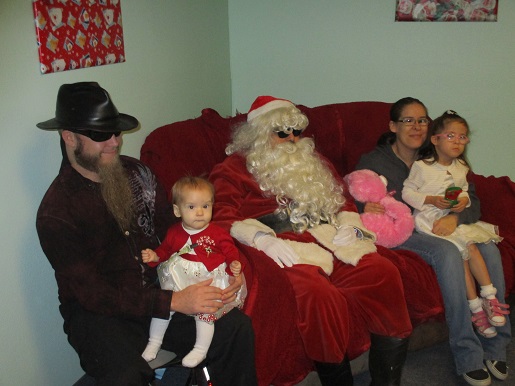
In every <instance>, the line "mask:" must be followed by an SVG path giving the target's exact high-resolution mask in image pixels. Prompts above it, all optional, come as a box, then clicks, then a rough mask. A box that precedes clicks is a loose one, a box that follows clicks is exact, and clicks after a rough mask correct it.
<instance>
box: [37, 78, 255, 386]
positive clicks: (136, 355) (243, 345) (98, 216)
mask: <svg viewBox="0 0 515 386" xmlns="http://www.w3.org/2000/svg"><path fill="white" fill-rule="evenodd" d="M138 125H139V123H138V121H137V119H136V118H134V117H132V116H130V115H127V114H122V113H119V112H118V110H117V109H116V107H115V106H114V104H113V102H112V101H111V98H110V96H109V94H108V93H107V91H105V90H104V89H103V88H101V87H100V86H99V85H98V84H97V83H95V82H81V83H75V84H64V85H62V86H61V87H60V89H59V93H58V96H57V105H56V116H55V118H53V119H50V120H48V121H45V122H41V123H38V124H37V126H38V127H39V128H41V129H44V130H59V133H60V136H61V148H62V151H63V162H62V165H61V168H60V170H59V174H58V176H57V177H56V179H55V180H54V181H53V182H52V184H51V185H50V187H49V189H48V191H47V192H46V194H45V196H44V198H43V200H42V202H41V205H40V207H39V210H38V213H37V220H36V227H37V231H38V235H39V240H40V243H41V246H42V248H43V251H44V252H45V254H46V256H47V258H48V260H49V261H50V264H51V265H52V267H53V269H54V271H55V277H56V280H57V285H58V289H59V301H60V303H61V304H60V312H61V315H62V316H63V318H64V331H65V332H66V334H67V335H68V340H69V342H70V344H71V345H72V346H73V348H74V349H75V350H76V351H77V353H78V355H79V358H80V362H81V366H82V367H83V369H84V370H85V371H86V373H87V374H89V375H91V376H93V377H94V378H95V379H96V381H97V384H98V385H110V386H113V385H120V386H128V385H147V384H148V383H149V382H151V381H152V379H153V376H154V374H153V371H152V369H151V368H150V367H149V365H148V363H147V362H146V361H145V359H143V358H142V357H141V353H142V352H143V350H144V349H145V346H146V343H147V340H148V328H149V324H150V320H151V318H152V317H158V318H163V319H168V317H169V314H170V311H171V310H173V311H176V312H178V313H179V314H176V315H178V316H179V315H180V313H182V314H196V313H199V312H203V313H210V312H215V311H216V310H217V309H219V308H220V307H221V304H222V302H224V303H225V302H229V301H232V300H234V297H235V293H236V292H237V291H238V290H239V288H240V286H241V279H240V278H237V279H236V280H235V281H234V283H233V284H232V285H231V286H230V287H228V288H227V289H226V290H224V291H222V290H220V289H218V288H216V287H212V286H210V285H209V284H210V283H209V281H206V282H203V283H201V284H199V285H192V286H190V287H188V288H186V289H185V290H183V291H178V292H175V293H172V291H166V290H161V289H160V288H159V287H158V286H156V285H155V283H156V272H155V269H152V268H149V267H148V266H147V265H146V264H144V263H143V262H142V260H141V250H143V249H146V248H152V249H155V248H156V247H157V246H158V245H159V243H160V240H161V239H162V238H163V237H164V235H165V233H166V230H167V228H168V227H169V226H170V224H171V223H172V222H173V218H172V210H171V207H170V204H169V203H168V200H167V196H166V193H165V192H164V191H163V189H162V188H161V187H160V186H159V184H158V183H157V181H156V178H155V176H154V175H153V174H152V172H151V171H150V170H149V169H148V168H147V167H146V166H144V165H143V164H141V163H140V162H139V161H138V160H136V159H134V158H130V157H126V156H121V155H120V154H119V152H120V146H121V143H122V136H121V133H122V132H124V131H128V130H132V129H135V128H137V127H138ZM172 295H173V296H172ZM220 301H221V302H220ZM253 338H254V337H253V332H252V327H251V324H250V321H249V319H248V318H247V317H246V316H245V315H244V314H242V313H241V312H239V311H238V310H234V311H231V312H230V313H229V314H228V315H227V316H225V317H224V318H221V319H220V320H219V321H218V322H217V328H216V332H215V337H214V339H213V343H212V345H211V349H210V351H209V353H208V356H207V360H208V363H209V367H210V374H211V376H212V379H213V382H214V384H215V385H224V386H227V385H239V386H243V385H245V386H247V385H256V384H257V381H256V375H255V368H254V357H253V351H254V350H253ZM194 340H195V324H194V319H193V318H190V317H187V316H184V315H183V316H182V317H181V316H180V317H178V318H176V317H174V318H173V320H172V322H171V323H170V326H169V328H168V331H167V335H166V336H165V339H164V342H163V348H165V349H169V350H172V351H174V352H176V353H177V354H178V355H179V356H181V355H182V354H186V353H188V352H189V350H190V349H191V348H192V347H193V344H194ZM222 361H223V363H222Z"/></svg>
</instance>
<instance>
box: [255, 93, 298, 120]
mask: <svg viewBox="0 0 515 386" xmlns="http://www.w3.org/2000/svg"><path fill="white" fill-rule="evenodd" d="M281 107H295V105H294V104H293V103H291V102H290V101H289V100H287V99H281V98H275V97H273V96H269V95H262V96H258V97H257V98H256V100H255V101H254V103H252V106H250V110H249V112H248V114H247V122H250V121H251V120H252V119H254V118H256V117H258V116H260V115H262V114H265V113H268V112H269V111H272V110H275V109H279V108H281Z"/></svg>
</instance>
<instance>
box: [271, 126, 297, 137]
mask: <svg viewBox="0 0 515 386" xmlns="http://www.w3.org/2000/svg"><path fill="white" fill-rule="evenodd" d="M274 133H275V134H277V136H278V137H279V138H281V139H284V138H288V137H289V136H290V134H293V136H294V137H298V136H299V135H301V133H302V130H300V129H294V128H293V127H286V128H285V129H283V130H277V131H274Z"/></svg>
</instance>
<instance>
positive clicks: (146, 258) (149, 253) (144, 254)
mask: <svg viewBox="0 0 515 386" xmlns="http://www.w3.org/2000/svg"><path fill="white" fill-rule="evenodd" d="M141 260H143V262H144V263H157V262H158V261H159V257H158V256H157V254H156V253H155V252H154V251H153V250H152V249H144V250H142V251H141Z"/></svg>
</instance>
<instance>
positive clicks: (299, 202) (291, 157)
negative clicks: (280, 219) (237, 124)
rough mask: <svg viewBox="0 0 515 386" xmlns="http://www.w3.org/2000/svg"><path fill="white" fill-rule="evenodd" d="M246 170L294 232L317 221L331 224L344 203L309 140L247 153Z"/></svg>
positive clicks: (336, 186) (333, 180) (329, 173)
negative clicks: (285, 218)
mask: <svg viewBox="0 0 515 386" xmlns="http://www.w3.org/2000/svg"><path fill="white" fill-rule="evenodd" d="M247 165H248V168H249V171H250V172H251V173H252V175H253V176H254V177H255V178H256V181H257V182H258V183H259V185H260V188H261V189H262V190H263V191H264V192H265V194H267V195H269V196H276V198H277V202H278V204H279V208H278V212H286V213H288V214H289V216H290V221H291V222H292V224H293V227H294V229H295V230H296V231H299V232H303V231H305V230H306V229H307V228H309V227H312V226H314V225H316V224H319V223H320V222H329V223H334V219H335V215H336V213H337V212H338V210H339V209H340V207H341V206H342V205H343V204H344V202H345V199H344V197H343V188H342V186H340V185H339V184H338V182H337V181H336V179H335V178H334V176H333V174H332V172H331V170H330V169H329V167H328V166H327V165H326V164H325V163H324V162H323V161H322V160H321V159H320V157H319V156H318V154H317V153H316V152H315V150H314V143H313V140H312V139H311V138H302V139H300V140H299V141H298V142H296V143H294V142H285V143H282V144H279V145H275V146H272V147H267V148H264V149H262V150H261V151H259V150H254V151H253V152H252V153H251V154H247Z"/></svg>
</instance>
